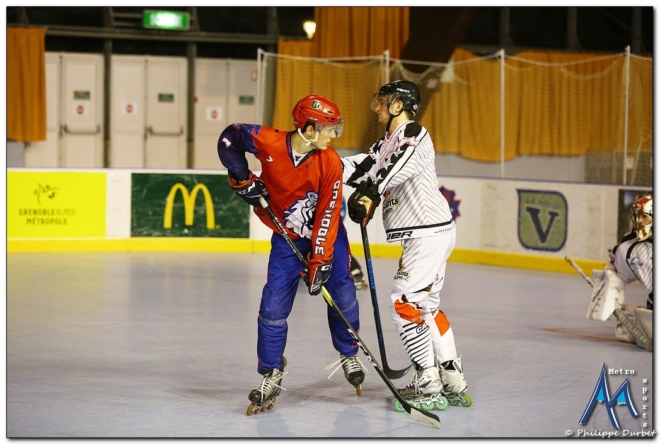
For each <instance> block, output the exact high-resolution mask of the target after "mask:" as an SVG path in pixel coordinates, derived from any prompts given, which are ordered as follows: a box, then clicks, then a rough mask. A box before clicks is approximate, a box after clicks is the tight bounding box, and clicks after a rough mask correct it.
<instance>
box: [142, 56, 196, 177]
mask: <svg viewBox="0 0 660 445" xmlns="http://www.w3.org/2000/svg"><path fill="white" fill-rule="evenodd" d="M146 60H147V76H146V82H147V84H146V91H147V99H146V131H145V140H146V144H145V150H146V162H145V166H146V167H147V168H186V115H187V112H186V88H187V74H188V73H187V61H186V59H185V58H174V57H147V58H146Z"/></svg>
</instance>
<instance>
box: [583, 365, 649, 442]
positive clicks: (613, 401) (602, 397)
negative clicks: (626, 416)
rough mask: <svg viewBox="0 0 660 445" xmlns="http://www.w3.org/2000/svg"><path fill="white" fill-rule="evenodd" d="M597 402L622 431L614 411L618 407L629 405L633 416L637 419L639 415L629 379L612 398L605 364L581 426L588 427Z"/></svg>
mask: <svg viewBox="0 0 660 445" xmlns="http://www.w3.org/2000/svg"><path fill="white" fill-rule="evenodd" d="M596 402H599V403H604V404H605V408H606V409H607V415H608V416H609V418H610V422H612V426H613V427H614V428H616V429H621V427H620V426H619V419H617V417H616V412H615V411H614V407H615V406H616V405H627V406H628V411H629V412H630V415H631V416H633V417H637V416H638V415H639V414H638V413H637V409H636V408H635V404H634V403H633V400H632V397H630V382H629V381H628V379H627V378H626V380H625V381H624V382H623V383H622V384H621V386H619V389H617V390H616V392H615V393H614V395H612V397H610V388H609V385H608V384H607V374H606V373H605V363H603V369H602V370H601V371H600V377H599V378H598V382H596V388H594V392H593V393H592V394H591V398H590V399H589V403H587V408H586V409H585V410H584V413H583V414H582V417H581V418H580V422H579V423H580V425H586V423H587V421H588V420H589V417H591V413H592V412H593V410H594V407H595V406H596Z"/></svg>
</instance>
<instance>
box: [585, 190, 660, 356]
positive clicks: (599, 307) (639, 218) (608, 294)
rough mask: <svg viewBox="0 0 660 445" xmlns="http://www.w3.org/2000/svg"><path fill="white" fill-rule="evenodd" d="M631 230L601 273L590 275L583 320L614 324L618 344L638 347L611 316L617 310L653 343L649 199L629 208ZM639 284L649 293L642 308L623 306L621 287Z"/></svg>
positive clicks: (651, 227) (651, 204) (626, 331)
mask: <svg viewBox="0 0 660 445" xmlns="http://www.w3.org/2000/svg"><path fill="white" fill-rule="evenodd" d="M630 217H631V219H632V230H631V231H630V233H628V234H626V235H625V236H624V237H623V238H622V239H621V241H620V242H619V243H618V244H617V245H616V246H614V248H612V250H611V251H610V261H609V262H608V263H607V266H605V269H604V270H594V271H593V279H592V281H593V285H594V286H593V291H592V293H591V301H590V303H589V309H588V310H587V318H590V319H593V320H601V321H605V320H607V319H608V318H612V319H613V320H614V322H615V326H614V335H615V337H616V338H617V339H618V340H623V341H626V342H630V343H635V344H637V346H640V347H644V346H643V345H641V344H639V342H638V341H637V340H636V339H635V336H634V335H633V334H632V333H631V332H630V331H629V330H628V329H627V328H626V327H624V326H623V325H622V324H621V322H620V321H619V320H618V319H617V318H616V317H615V316H614V315H613V312H614V310H615V309H617V308H621V310H622V311H623V313H624V314H625V315H626V316H627V317H628V318H629V319H630V320H631V321H632V322H633V324H634V325H635V326H637V327H638V328H640V329H641V330H642V331H643V332H644V333H645V334H646V335H648V336H649V337H650V338H651V339H653V197H651V196H642V197H641V198H639V199H638V200H637V201H635V202H634V203H633V205H632V206H631V207H630ZM635 280H639V281H640V282H641V283H642V284H643V285H644V286H646V289H647V290H648V291H649V295H648V299H647V301H646V307H642V306H634V305H627V304H625V286H626V284H629V283H632V282H633V281H635Z"/></svg>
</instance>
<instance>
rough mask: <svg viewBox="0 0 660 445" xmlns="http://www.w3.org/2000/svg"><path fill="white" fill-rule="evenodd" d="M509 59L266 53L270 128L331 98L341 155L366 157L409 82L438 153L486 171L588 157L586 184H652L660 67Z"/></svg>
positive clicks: (601, 59) (616, 59)
mask: <svg viewBox="0 0 660 445" xmlns="http://www.w3.org/2000/svg"><path fill="white" fill-rule="evenodd" d="M502 56H503V52H500V53H496V54H493V55H491V56H486V57H477V56H475V55H474V54H472V53H469V52H468V51H465V50H461V49H457V50H456V51H455V52H454V55H453V57H452V60H451V61H450V63H448V64H439V63H428V62H415V61H402V60H396V59H392V60H388V59H387V58H386V57H385V56H381V57H376V58H370V59H362V60H356V59H351V60H344V61H340V60H328V59H315V58H302V57H291V56H279V55H277V54H270V53H266V54H265V56H264V57H263V61H262V71H261V72H262V77H261V81H262V83H261V88H262V90H261V98H262V99H261V100H262V102H263V104H262V105H263V106H262V107H261V111H262V114H261V118H262V123H263V124H264V125H269V126H274V127H275V128H280V129H290V128H291V114H290V113H291V109H292V108H293V105H295V102H296V101H297V100H298V99H300V98H301V97H303V96H305V95H307V94H321V95H325V96H327V97H329V98H330V99H332V100H333V101H335V102H336V103H337V104H338V105H339V107H340V109H341V111H342V115H343V116H344V119H345V121H346V127H345V134H344V136H342V137H341V138H340V139H338V140H337V143H336V144H335V148H349V149H361V150H365V149H366V148H368V147H369V145H371V143H373V142H374V141H375V140H376V139H377V138H378V137H380V136H382V133H383V129H382V128H380V127H378V125H377V123H376V119H375V116H374V114H373V113H372V112H371V110H370V108H369V103H370V101H371V97H372V95H373V93H374V92H376V91H377V90H378V88H379V87H380V86H381V85H382V84H384V83H385V81H386V79H389V81H393V80H397V79H404V80H410V81H413V82H415V83H416V84H417V86H418V87H419V89H420V93H421V96H422V106H421V108H420V111H419V112H418V115H417V117H416V120H417V121H418V122H419V123H420V124H422V125H423V126H425V127H426V128H427V129H428V130H429V132H430V134H431V136H432V137H433V141H434V144H435V148H436V151H437V152H438V153H451V154H456V155H459V156H462V157H464V158H467V159H470V160H474V161H481V162H505V161H509V160H512V159H515V158H517V157H519V156H523V155H524V156H585V159H586V162H585V165H586V171H585V181H586V182H600V183H618V184H624V183H625V184H636V185H651V184H652V182H653V177H652V170H651V168H652V155H653V153H652V147H653V120H652V118H653V63H652V59H650V58H644V57H637V56H632V55H626V54H616V55H603V56H585V55H578V54H555V53H540V52H525V53H518V54H517V55H516V56H505V57H504V61H503V60H502ZM626 122H627V126H626ZM624 154H625V156H624ZM624 166H625V171H624Z"/></svg>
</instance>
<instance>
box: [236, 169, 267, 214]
mask: <svg viewBox="0 0 660 445" xmlns="http://www.w3.org/2000/svg"><path fill="white" fill-rule="evenodd" d="M227 183H228V184H229V187H231V188H232V190H234V191H235V192H236V194H237V195H238V196H240V197H241V198H243V200H244V201H245V202H247V203H248V204H250V205H251V206H255V207H261V203H260V202H259V197H260V196H263V197H264V198H266V201H268V190H266V184H264V183H263V181H262V180H261V179H259V178H258V177H257V175H255V174H254V173H252V172H250V174H249V175H248V179H247V181H245V182H244V183H242V184H239V183H238V180H237V179H236V178H234V177H233V176H231V175H229V176H228V177H227Z"/></svg>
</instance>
